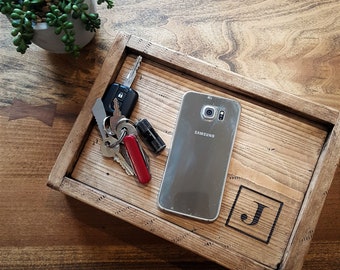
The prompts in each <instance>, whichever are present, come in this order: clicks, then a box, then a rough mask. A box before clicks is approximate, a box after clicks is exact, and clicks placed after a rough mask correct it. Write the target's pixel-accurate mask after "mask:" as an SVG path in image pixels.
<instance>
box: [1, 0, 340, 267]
mask: <svg viewBox="0 0 340 270" xmlns="http://www.w3.org/2000/svg"><path fill="white" fill-rule="evenodd" d="M98 11H99V13H100V14H101V15H102V22H103V26H102V28H101V29H100V30H99V31H98V33H97V35H96V38H95V40H93V42H91V44H89V46H87V47H86V48H85V49H84V51H83V54H82V57H80V58H79V59H77V60H74V59H72V58H70V57H68V56H65V55H61V56H60V55H52V54H49V53H47V52H45V51H43V50H41V49H39V48H37V47H35V46H34V45H32V46H31V48H30V51H29V53H28V54H26V55H23V56H22V55H19V54H18V53H16V52H15V48H14V46H13V45H12V43H11V36H10V27H9V25H8V22H7V19H6V18H4V17H3V16H0V30H1V31H0V32H1V35H0V41H1V42H0V63H1V64H0V71H1V72H0V82H1V88H0V126H1V129H0V149H1V157H0V183H1V191H0V193H1V194H0V205H1V208H0V209H1V210H0V220H1V222H0V249H1V252H0V265H1V266H2V267H1V268H5V269H37V268H45V269H93V268H96V269H113V268H119V269H160V268H163V269H183V268H200V267H204V268H209V269H220V267H219V266H217V265H215V264H213V263H211V262H209V261H207V260H205V259H203V258H201V257H199V256H197V255H194V254H192V253H190V252H188V251H186V250H184V249H182V248H180V247H177V246H174V245H173V244H170V243H168V242H166V241H164V240H161V239H160V238H157V237H155V236H152V235H151V234H149V233H146V232H144V231H142V230H140V229H137V228H136V227H134V226H131V225H129V224H127V223H125V222H123V221H120V220H118V219H116V218H112V217H111V216H109V215H107V214H105V213H102V212H100V211H98V210H95V209H94V208H92V207H89V206H87V205H84V204H82V203H79V202H77V201H75V200H72V199H69V198H67V197H65V196H63V195H61V194H59V193H57V192H54V191H51V190H49V189H48V188H46V186H45V184H46V180H47V177H48V174H49V171H50V170H51V168H52V166H53V164H54V162H55V160H56V158H57V155H58V153H59V151H60V149H61V147H62V145H63V143H64V141H65V139H66V137H67V135H68V134H69V132H70V130H71V127H72V125H73V123H74V121H75V117H76V116H77V114H78V113H79V111H80V108H81V107H82V105H83V103H84V102H85V98H86V97H87V95H88V93H89V90H90V88H91V87H92V85H93V83H94V81H95V78H96V77H97V75H98V73H99V71H100V68H101V65H102V63H103V59H104V57H105V56H106V54H107V52H108V49H109V47H110V46H111V45H112V41H113V39H114V36H115V35H116V33H117V31H119V30H123V31H126V32H128V33H132V34H136V35H138V36H141V37H143V38H145V39H148V40H150V41H152V42H156V43H159V44H161V45H163V46H166V47H169V48H171V49H175V50H178V51H181V52H183V53H187V54H189V55H191V56H194V57H197V58H199V59H202V60H204V61H207V62H209V63H211V64H213V65H216V66H218V67H221V68H224V69H229V70H232V71H235V72H237V73H239V74H241V75H245V76H247V77H249V78H252V79H255V80H257V81H260V82H262V83H265V84H266V85H268V86H271V87H273V88H276V89H278V90H282V91H285V92H289V93H292V94H295V95H299V96H302V97H304V98H307V99H309V100H312V101H315V102H320V103H323V104H325V105H328V106H332V107H334V108H337V109H340V88H339V85H340V81H339V80H340V76H339V74H340V58H339V49H340V46H339V41H338V36H339V28H340V27H339V24H340V20H339V16H340V6H339V3H338V1H337V0H332V1H316V0H304V1H288V0H287V1H285V0H279V1H275V0H269V1H260V0H258V1H238V2H235V1H229V0H224V1H211V2H209V3H207V2H206V1H205V2H204V1H190V0H189V1H185V2H183V3H179V2H178V1H154V0H147V1H129V0H122V1H116V6H115V8H114V10H112V11H107V10H105V9H104V7H99V8H98ZM15 99H17V100H20V101H22V102H25V103H26V104H29V105H31V106H44V105H48V104H52V105H53V106H56V112H55V115H56V117H55V118H54V120H53V125H52V126H51V127H50V126H48V125H46V124H44V123H43V122H41V121H40V120H37V119H36V118H34V117H33V116H31V117H30V116H28V117H25V118H21V119H18V120H12V121H9V112H10V106H12V104H13V103H14V100H15ZM339 183H340V170H339V168H338V170H337V172H336V175H335V177H334V180H333V184H332V186H331V188H330V189H329V191H328V194H327V199H326V203H325V207H324V209H323V211H322V214H321V217H320V219H319V222H318V226H317V228H316V231H315V232H314V235H313V234H311V235H310V237H312V236H313V240H312V245H311V248H310V251H309V253H308V255H307V256H306V260H305V263H304V268H303V269H309V270H310V269H334V270H335V269H338V266H339V264H340V255H339V254H340V230H339V227H340V218H339V213H340V208H339V205H340V184H339Z"/></svg>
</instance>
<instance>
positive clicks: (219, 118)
mask: <svg viewBox="0 0 340 270" xmlns="http://www.w3.org/2000/svg"><path fill="white" fill-rule="evenodd" d="M223 119H224V111H220V114H219V115H218V120H221V121H222V120H223Z"/></svg>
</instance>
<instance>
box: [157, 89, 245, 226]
mask: <svg viewBox="0 0 340 270" xmlns="http://www.w3.org/2000/svg"><path fill="white" fill-rule="evenodd" d="M240 113H241V106H240V104H239V103H238V102H237V101H235V100H232V99H227V98H223V97H218V96H213V95H207V94H202V93H197V92H187V93H186V94H185V95H184V96H183V100H182V104H181V108H180V111H179V114H178V118H177V124H176V127H175V131H174V135H173V138H172V144H171V149H170V152H169V156H168V160H167V164H166V167H165V172H164V176H163V181H162V184H161V187H160V191H159V195H158V205H159V207H160V208H161V209H163V210H165V211H169V212H172V213H175V214H179V215H184V216H187V217H191V218H196V219H200V220H205V221H214V220H215V219H216V218H217V217H218V214H219V211H220V207H221V202H222V197H223V191H224V186H225V181H226V177H227V171H228V166H229V161H230V158H231V153H232V149H233V144H234V141H235V136H236V131H237V126H238V122H239V118H240Z"/></svg>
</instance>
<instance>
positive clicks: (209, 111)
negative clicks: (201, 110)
mask: <svg viewBox="0 0 340 270" xmlns="http://www.w3.org/2000/svg"><path fill="white" fill-rule="evenodd" d="M205 113H206V114H207V116H212V115H213V114H214V111H213V110H212V109H210V108H209V109H207V110H206V111H205Z"/></svg>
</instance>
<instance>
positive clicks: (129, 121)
mask: <svg viewBox="0 0 340 270" xmlns="http://www.w3.org/2000/svg"><path fill="white" fill-rule="evenodd" d="M123 122H125V123H129V124H131V125H133V126H135V123H134V122H133V121H132V120H131V119H129V118H126V117H124V118H122V119H119V120H118V121H117V124H116V127H115V128H116V130H117V127H118V126H119V125H120V124H121V123H123Z"/></svg>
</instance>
